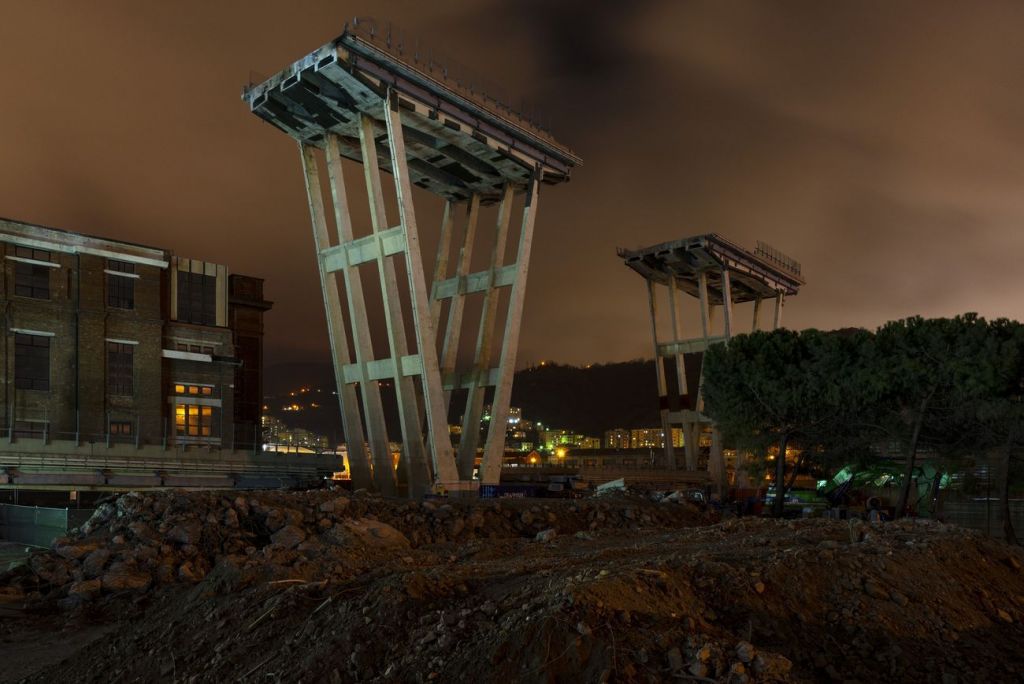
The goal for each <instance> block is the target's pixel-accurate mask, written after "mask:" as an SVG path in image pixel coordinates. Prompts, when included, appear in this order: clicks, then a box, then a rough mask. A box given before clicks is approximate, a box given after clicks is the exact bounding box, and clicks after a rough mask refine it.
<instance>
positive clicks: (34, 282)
mask: <svg viewBox="0 0 1024 684" xmlns="http://www.w3.org/2000/svg"><path fill="white" fill-rule="evenodd" d="M14 255H15V256H16V257H20V258H22V259H33V260H35V261H50V253H49V252H47V251H46V250H43V249H32V248H31V247H15V248H14ZM50 271H51V268H50V267H49V266H43V265H42V264H29V263H26V262H24V261H19V262H17V263H16V264H15V266H14V294H16V295H18V296H19V297H32V298H33V299H49V298H50Z"/></svg>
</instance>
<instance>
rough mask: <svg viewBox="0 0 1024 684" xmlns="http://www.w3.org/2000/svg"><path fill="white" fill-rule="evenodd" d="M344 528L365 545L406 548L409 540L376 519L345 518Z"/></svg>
mask: <svg viewBox="0 0 1024 684" xmlns="http://www.w3.org/2000/svg"><path fill="white" fill-rule="evenodd" d="M342 526H343V527H344V529H345V530H346V531H348V532H351V533H352V536H353V537H354V538H356V539H358V540H359V541H360V542H362V543H363V544H365V545H367V546H379V547H384V548H395V549H407V548H409V546H410V544H409V540H408V539H407V538H406V536H405V535H404V534H402V533H401V532H399V531H398V530H396V529H395V528H394V527H391V525H388V524H386V523H382V522H379V521H377V520H367V519H365V518H363V519H359V520H345V521H344V522H343V523H342Z"/></svg>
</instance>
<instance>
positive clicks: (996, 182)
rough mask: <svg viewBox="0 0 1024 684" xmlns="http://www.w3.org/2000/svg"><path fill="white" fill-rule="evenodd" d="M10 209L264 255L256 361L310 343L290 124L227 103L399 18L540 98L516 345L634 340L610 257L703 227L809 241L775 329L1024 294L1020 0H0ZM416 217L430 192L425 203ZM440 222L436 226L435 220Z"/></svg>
mask: <svg viewBox="0 0 1024 684" xmlns="http://www.w3.org/2000/svg"><path fill="white" fill-rule="evenodd" d="M0 10H2V12H0V65H2V66H0V69H2V74H3V79H2V84H3V91H2V92H3V96H2V97H0V216H7V217H10V218H14V219H19V220H24V221H29V222H35V223H42V224H45V225H51V226H56V227H61V228H67V229H71V230H78V231H81V232H86V233H93V234H98V235H104V236H108V237H112V238H119V239H126V240H132V241H136V242H142V243H147V244H153V245H157V246H162V247H168V248H171V249H172V250H174V252H175V253H177V254H179V255H181V256H192V257H196V258H200V259H206V260H209V261H216V262H220V263H225V264H227V265H228V266H229V268H230V269H231V270H232V271H235V272H241V273H248V274H252V275H258V276H262V277H265V278H266V280H267V295H268V297H269V298H270V299H273V300H274V301H275V302H276V305H275V308H274V310H273V311H272V312H271V314H269V316H268V319H267V345H268V353H267V360H268V362H269V363H274V362H279V361H286V360H298V359H303V358H317V359H318V358H326V351H325V350H326V345H327V341H326V340H327V338H326V332H325V326H324V324H323V309H322V305H321V300H320V293H319V286H318V280H317V276H316V272H315V265H314V264H315V262H314V259H313V250H312V239H311V233H310V228H309V223H308V214H307V209H306V203H305V195H304V190H303V184H302V178H301V174H300V170H299V162H298V156H297V152H296V148H295V143H294V142H293V141H292V140H291V139H290V138H288V137H286V136H285V135H284V134H282V133H280V132H278V131H276V130H275V129H272V128H270V127H269V126H267V125H266V124H264V123H262V122H261V121H260V120H259V119H257V118H256V117H255V116H253V115H251V114H250V113H249V112H248V108H247V107H246V105H244V104H243V103H242V102H241V100H240V99H239V93H240V88H241V86H242V85H243V84H244V83H246V82H247V80H248V79H249V74H250V71H252V72H257V73H261V74H271V73H274V72H276V71H278V70H280V69H282V68H284V67H285V66H286V65H287V64H289V63H291V62H292V61H294V60H295V59H297V58H299V57H301V56H303V55H305V54H306V53H308V52H310V51H312V50H313V49H315V48H317V47H319V46H320V45H322V44H323V43H326V42H327V41H328V40H330V39H331V38H333V37H334V36H336V35H337V34H338V33H340V32H341V30H342V27H343V25H344V22H345V20H346V19H347V18H349V17H351V16H354V15H373V16H376V17H378V18H380V19H391V20H393V21H395V22H396V23H398V24H400V25H402V27H403V28H404V29H405V30H406V31H407V32H409V33H410V34H413V35H416V36H418V37H420V38H421V40H422V41H423V42H425V43H428V44H430V45H433V46H436V47H439V48H441V49H443V50H445V51H446V52H447V53H448V54H449V55H451V56H452V57H454V58H456V59H457V60H458V61H460V62H463V63H465V64H472V65H474V67H475V68H476V69H477V70H478V71H480V72H483V73H486V74H487V75H488V76H490V77H491V78H492V79H493V80H494V81H496V82H498V83H500V84H501V85H502V86H503V87H504V88H505V89H506V90H508V91H511V92H514V93H521V94H522V95H523V96H524V97H526V98H528V99H530V100H532V101H534V102H536V103H539V104H540V105H541V107H542V109H543V110H544V111H545V112H546V114H547V117H548V118H549V119H550V121H551V128H552V130H553V131H554V133H555V134H556V135H557V137H558V138H559V139H560V140H562V141H563V142H565V143H567V144H568V145H570V146H571V147H573V148H574V149H575V150H576V151H577V152H578V153H579V154H580V155H581V156H582V157H583V159H584V166H583V167H582V168H579V169H577V171H576V172H575V174H574V177H573V180H572V182H571V183H569V184H567V185H563V186H558V187H554V188H545V190H544V192H543V194H542V199H541V207H540V213H539V217H538V223H537V232H536V237H535V241H534V259H533V262H532V267H531V272H530V282H529V289H528V295H527V301H526V313H525V317H524V322H523V333H522V345H521V351H520V362H521V365H522V364H524V363H530V362H533V361H536V360H538V359H542V358H547V359H557V360H561V361H566V362H572V363H583V362H591V361H611V360H622V359H628V358H634V357H639V356H650V351H651V343H650V332H649V325H648V322H647V312H646V302H645V295H644V288H643V285H642V281H641V280H640V278H639V277H638V276H636V275H635V274H634V273H633V272H632V271H629V270H627V269H626V268H625V267H624V266H623V265H622V264H621V262H620V260H619V259H618V258H617V257H616V254H615V248H616V246H627V247H639V246H644V245H647V244H652V243H655V242H661V241H665V240H670V239H675V238H680V237H684V236H688V235H691V234H697V233H702V232H712V231H713V232H718V233H721V234H722V235H724V236H726V237H729V238H731V239H732V240H734V241H737V242H739V243H741V244H744V245H748V246H753V243H754V241H755V240H758V239H760V240H764V241H766V242H769V243H771V244H773V245H775V246H776V247H778V248H780V249H782V250H783V251H785V252H787V253H788V254H790V255H791V256H793V257H794V258H796V259H798V260H800V261H801V262H802V263H803V272H804V275H805V277H806V278H807V281H808V284H807V286H806V288H805V290H804V291H803V292H802V293H801V294H800V295H799V296H798V297H796V298H795V299H793V300H791V302H790V303H789V305H788V306H787V308H786V314H785V319H786V321H785V322H786V323H788V325H789V326H790V327H809V326H815V327H822V328H831V327H841V326H851V325H862V326H875V325H878V324H880V323H881V322H883V321H885V320H888V319H891V318H898V317H902V316H907V315H911V314H917V313H920V314H923V315H928V316H941V315H951V314H954V313H958V312H963V311H968V310H973V311H978V312H980V313H981V314H983V315H985V316H1008V317H1014V318H1020V317H1021V316H1022V311H1021V308H1022V298H1021V296H1020V295H1021V293H1022V292H1024V268H1021V267H1020V265H1019V264H1020V260H1021V255H1024V231H1022V229H1021V228H1022V225H1024V41H1021V40H1020V27H1021V26H1024V4H1021V3H1017V2H1008V3H1000V2H980V3H966V2H961V3H943V2H895V1H893V0H888V1H886V2H866V1H860V2H827V3H823V2H819V1H812V2H796V1H789V2H785V3H768V2H749V3H747V2H719V1H713V2H681V1H673V0H667V1H664V2H648V1H638V2H631V3H622V2H615V3H612V2H597V1H594V0H567V1H564V2H552V1H549V0H460V1H459V2H451V3H446V2H441V1H438V2H423V1H422V0H419V1H416V2H384V1H382V0H377V1H374V2H343V1H338V0H333V1H331V2H277V3H271V2H250V1H247V2H242V1H241V0H235V1H228V0H224V1H221V2H205V1H203V2H200V1H189V2H173V3H170V2H166V3H156V2H146V3H140V2H135V3H132V2H103V1H99V0H90V2H61V3H58V2H44V1H40V2H31V3H29V2H20V1H17V0H0ZM417 203H418V207H419V210H420V215H419V223H420V226H421V229H423V230H424V231H425V232H428V233H430V232H432V230H431V228H432V226H434V225H436V221H437V219H438V217H439V209H438V207H439V204H438V203H437V202H436V201H435V200H433V199H432V198H430V197H427V196H424V197H418V198H417ZM428 240H429V237H428Z"/></svg>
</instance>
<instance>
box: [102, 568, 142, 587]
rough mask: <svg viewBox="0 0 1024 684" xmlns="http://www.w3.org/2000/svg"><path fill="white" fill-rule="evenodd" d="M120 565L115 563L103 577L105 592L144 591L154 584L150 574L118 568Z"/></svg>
mask: <svg viewBox="0 0 1024 684" xmlns="http://www.w3.org/2000/svg"><path fill="white" fill-rule="evenodd" d="M120 565H121V564H119V563H115V564H114V565H113V566H111V568H110V570H109V571H108V572H107V574H105V575H103V578H102V586H103V590H104V591H126V590H128V591H142V590H145V589H148V588H149V585H150V584H151V583H152V582H153V578H152V577H151V576H150V575H149V573H148V572H142V571H140V570H132V569H129V568H124V567H117V566H120Z"/></svg>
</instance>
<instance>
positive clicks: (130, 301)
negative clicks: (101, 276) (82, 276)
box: [107, 259, 135, 309]
mask: <svg viewBox="0 0 1024 684" xmlns="http://www.w3.org/2000/svg"><path fill="white" fill-rule="evenodd" d="M107 271H108V273H107V306H111V307H114V308H115V309H134V308H135V278H134V277H133V276H134V275H135V264H132V263H129V262H127V261H118V260H117V259H108V260H107ZM120 274H123V275H120Z"/></svg>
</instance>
